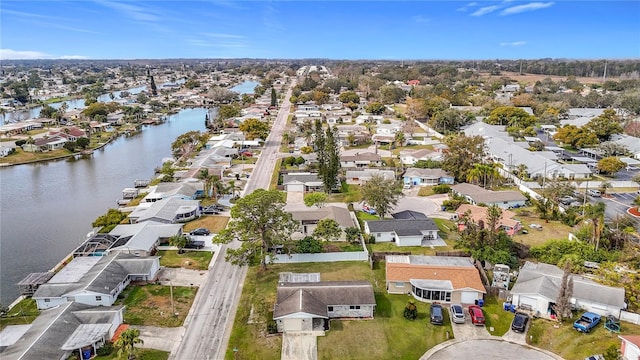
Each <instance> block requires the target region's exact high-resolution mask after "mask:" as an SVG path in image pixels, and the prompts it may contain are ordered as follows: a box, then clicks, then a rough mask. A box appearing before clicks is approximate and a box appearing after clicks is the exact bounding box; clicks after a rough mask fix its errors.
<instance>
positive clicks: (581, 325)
mask: <svg viewBox="0 0 640 360" xmlns="http://www.w3.org/2000/svg"><path fill="white" fill-rule="evenodd" d="M600 318H601V316H600V315H598V314H596V313H592V312H586V313H584V314H582V316H580V319H578V320H576V322H574V323H573V328H574V329H576V330H578V331H580V332H583V333H588V332H589V331H591V329H593V328H594V327H596V325H598V324H599V323H600Z"/></svg>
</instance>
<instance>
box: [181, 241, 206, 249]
mask: <svg viewBox="0 0 640 360" xmlns="http://www.w3.org/2000/svg"><path fill="white" fill-rule="evenodd" d="M203 247H204V241H200V240H191V241H189V242H188V243H187V245H185V246H184V248H185V249H202V248H203Z"/></svg>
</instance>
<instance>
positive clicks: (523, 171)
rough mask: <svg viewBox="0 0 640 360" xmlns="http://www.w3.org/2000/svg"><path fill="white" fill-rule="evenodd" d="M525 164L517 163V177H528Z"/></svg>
mask: <svg viewBox="0 0 640 360" xmlns="http://www.w3.org/2000/svg"><path fill="white" fill-rule="evenodd" d="M527 170H528V169H527V165H525V164H518V166H517V167H516V174H517V175H518V177H519V178H520V179H523V180H524V179H526V178H528V177H529V176H528V173H527Z"/></svg>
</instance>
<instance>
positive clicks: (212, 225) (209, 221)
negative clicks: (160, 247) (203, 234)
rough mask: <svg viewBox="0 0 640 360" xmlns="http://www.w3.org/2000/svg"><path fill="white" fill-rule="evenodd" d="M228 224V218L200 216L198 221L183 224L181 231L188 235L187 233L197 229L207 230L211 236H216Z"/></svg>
mask: <svg viewBox="0 0 640 360" xmlns="http://www.w3.org/2000/svg"><path fill="white" fill-rule="evenodd" d="M228 222H229V217H228V216H219V215H215V216H208V215H206V216H201V217H200V218H199V219H196V220H193V221H189V222H188V223H186V224H184V228H183V231H184V232H186V233H188V232H189V231H191V230H193V229H197V228H207V229H209V231H211V233H212V234H217V233H219V232H220V231H222V230H223V229H224V228H225V227H226V226H227V223H228Z"/></svg>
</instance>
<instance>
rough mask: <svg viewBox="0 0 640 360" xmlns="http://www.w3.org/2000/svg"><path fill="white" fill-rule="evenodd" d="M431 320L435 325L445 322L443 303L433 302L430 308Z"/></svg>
mask: <svg viewBox="0 0 640 360" xmlns="http://www.w3.org/2000/svg"><path fill="white" fill-rule="evenodd" d="M429 321H430V322H431V323H432V324H435V325H442V324H443V323H444V316H443V315H442V305H440V304H431V307H430V308H429Z"/></svg>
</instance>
